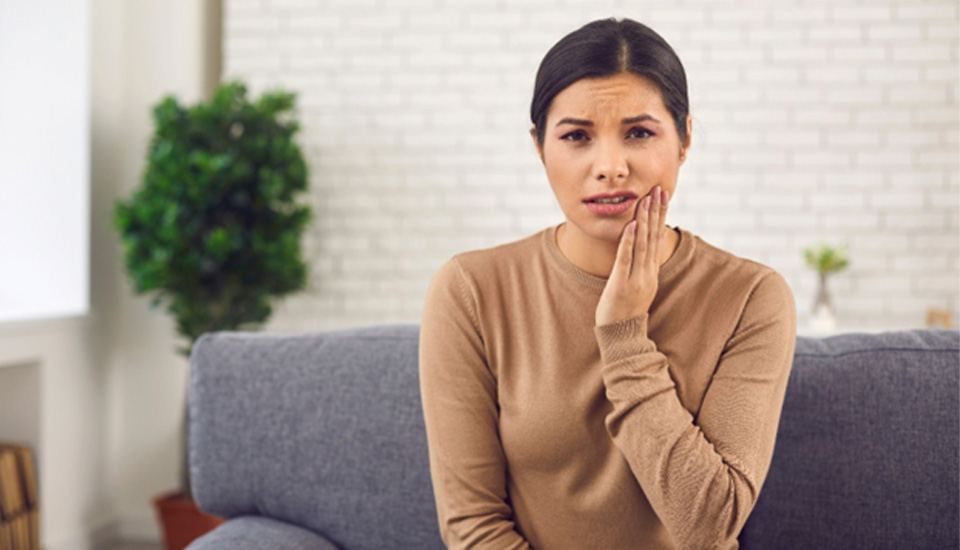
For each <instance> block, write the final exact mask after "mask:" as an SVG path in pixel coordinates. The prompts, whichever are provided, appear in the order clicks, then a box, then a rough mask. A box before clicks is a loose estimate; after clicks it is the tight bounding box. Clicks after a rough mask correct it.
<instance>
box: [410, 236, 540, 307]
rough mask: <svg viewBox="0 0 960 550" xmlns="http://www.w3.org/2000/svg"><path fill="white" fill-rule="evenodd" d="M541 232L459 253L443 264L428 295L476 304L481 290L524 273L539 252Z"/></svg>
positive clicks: (432, 281) (432, 280) (433, 278)
mask: <svg viewBox="0 0 960 550" xmlns="http://www.w3.org/2000/svg"><path fill="white" fill-rule="evenodd" d="M544 231H547V230H542V231H539V232H537V233H534V234H532V235H528V236H526V237H523V238H520V239H517V240H514V241H511V242H507V243H503V244H499V245H495V246H491V247H487V248H479V249H474V250H467V251H463V252H458V253H456V254H454V255H453V256H451V257H450V258H449V259H447V260H446V261H445V262H443V263H442V264H441V265H440V267H439V268H438V269H437V271H436V272H435V273H434V275H433V277H432V279H431V281H430V288H429V290H428V293H437V292H442V290H441V289H445V290H446V292H447V294H448V295H451V294H459V295H460V296H459V297H460V298H463V299H467V300H470V301H475V300H477V299H478V296H479V294H480V293H481V292H482V288H483V287H487V286H490V285H493V286H499V284H500V282H501V281H503V280H504V279H506V278H510V274H511V273H527V272H529V271H530V270H528V269H524V267H525V266H526V265H528V264H529V263H530V262H532V261H534V258H536V257H537V256H538V254H539V253H540V251H541V250H542V241H543V233H544Z"/></svg>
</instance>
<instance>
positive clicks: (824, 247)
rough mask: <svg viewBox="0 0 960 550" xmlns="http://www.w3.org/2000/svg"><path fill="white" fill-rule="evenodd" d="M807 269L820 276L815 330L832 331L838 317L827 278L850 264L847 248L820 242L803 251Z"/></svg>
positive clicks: (814, 314) (814, 320) (815, 309)
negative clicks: (828, 288) (831, 299)
mask: <svg viewBox="0 0 960 550" xmlns="http://www.w3.org/2000/svg"><path fill="white" fill-rule="evenodd" d="M803 257H804V260H806V263H807V267H810V268H811V269H813V270H815V271H816V272H817V274H818V275H819V283H818V286H817V295H816V297H815V298H814V300H813V310H812V312H813V321H812V323H811V325H812V326H813V328H815V329H820V330H832V329H833V328H834V327H836V324H837V323H836V317H835V315H834V311H833V304H832V303H831V302H830V293H829V292H828V291H827V276H828V275H830V274H831V273H836V272H838V271H841V270H843V269H844V268H846V267H847V265H848V264H849V259H848V257H847V248H846V246H830V245H828V244H826V243H824V242H820V243H819V244H818V245H817V246H811V247H808V248H806V249H804V251H803Z"/></svg>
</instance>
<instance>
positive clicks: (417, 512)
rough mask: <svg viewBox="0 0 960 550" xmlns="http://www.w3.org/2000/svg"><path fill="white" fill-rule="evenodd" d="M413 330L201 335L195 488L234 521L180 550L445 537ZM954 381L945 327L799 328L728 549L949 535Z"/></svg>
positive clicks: (950, 335)
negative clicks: (759, 477)
mask: <svg viewBox="0 0 960 550" xmlns="http://www.w3.org/2000/svg"><path fill="white" fill-rule="evenodd" d="M418 337H419V326H417V325H382V326H373V327H358V328H351V329H342V330H335V331H325V332H314V333H304V334H298V335H291V336H282V335H270V334H263V333H241V332H218V333H208V334H205V335H204V336H202V337H201V338H200V339H199V340H198V341H197V343H196V345H195V347H194V351H193V356H192V357H191V372H190V386H189V408H190V453H189V455H190V470H191V476H192V479H193V486H194V498H195V499H196V501H197V503H198V505H199V506H200V508H201V509H202V510H204V511H206V512H208V513H210V514H214V515H218V516H221V517H226V518H230V519H229V521H227V522H226V523H224V524H223V525H221V526H219V527H218V528H217V529H215V530H214V531H212V532H210V533H208V534H206V535H205V536H203V537H201V538H199V539H197V540H195V541H194V542H193V543H192V544H191V545H190V546H189V550H214V549H216V550H221V549H230V550H247V549H254V548H256V549H261V548H269V549H276V550H287V549H290V550H293V549H308V548H310V549H334V548H340V549H343V550H362V549H370V550H390V549H401V550H403V549H417V550H428V549H433V548H443V543H442V541H441V540H440V536H439V532H438V527H437V519H436V513H435V505H434V502H433V492H432V489H431V485H430V475H429V464H428V457H427V441H426V435H425V432H424V425H423V417H422V412H421V409H420V399H419V384H418V378H417V359H418V355H417V346H418ZM958 388H960V332H958V331H955V330H932V329H931V330H912V331H897V332H887V333H882V334H842V335H838V336H833V337H829V338H819V339H818V338H807V337H799V338H798V341H797V346H796V355H795V359H794V364H793V371H792V373H791V376H790V381H789V383H788V386H787V393H786V397H785V401H784V406H783V413H782V416H781V420H780V430H779V432H778V436H777V444H776V448H775V450H774V456H773V462H772V464H771V467H770V472H769V474H768V476H767V479H766V482H765V484H764V486H763V490H762V491H761V493H760V499H759V501H758V502H757V505H756V507H755V508H754V510H753V513H752V514H751V516H750V518H749V519H748V521H747V524H746V526H745V527H744V530H743V532H742V533H741V535H740V544H741V548H742V549H743V550H751V549H762V550H790V549H794V548H795V549H802V550H810V549H818V550H826V549H843V550H850V549H861V548H862V549H870V550H877V549H885V548H891V549H894V548H895V549H898V550H899V549H905V548H910V549H940V548H957V547H958V541H960V534H958V518H960V504H958V500H960V497H958V494H960V493H958V490H960V486H958V469H960V468H958V467H960V462H958V444H960V407H958ZM548 550H549V549H548ZM611 550H619V549H611Z"/></svg>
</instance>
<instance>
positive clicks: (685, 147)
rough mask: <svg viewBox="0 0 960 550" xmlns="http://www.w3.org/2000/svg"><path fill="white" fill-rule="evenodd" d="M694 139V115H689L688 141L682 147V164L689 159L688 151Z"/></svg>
mask: <svg viewBox="0 0 960 550" xmlns="http://www.w3.org/2000/svg"><path fill="white" fill-rule="evenodd" d="M692 141H693V117H692V116H690V115H689V114H688V115H687V141H686V142H685V143H684V144H683V145H682V147H681V148H680V164H683V161H685V160H686V159H687V152H688V151H690V144H691V142H692Z"/></svg>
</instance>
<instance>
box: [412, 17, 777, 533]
mask: <svg viewBox="0 0 960 550" xmlns="http://www.w3.org/2000/svg"><path fill="white" fill-rule="evenodd" d="M530 114H531V121H532V122H533V128H532V129H531V135H532V137H533V141H534V145H535V146H536V149H537V152H538V154H539V156H540V159H541V160H542V162H543V165H544V167H545V169H546V174H547V178H548V179H549V181H550V185H551V187H552V188H553V191H554V193H555V195H556V197H557V201H558V202H559V204H560V207H561V209H562V210H563V213H564V215H565V217H566V221H565V222H563V223H561V224H559V225H558V226H554V227H550V228H547V229H544V230H542V231H540V232H538V233H536V234H534V235H531V236H529V237H526V238H524V239H521V240H518V241H515V242H511V243H507V244H503V245H500V246H495V247H492V248H488V249H484V250H474V251H468V252H463V253H460V254H457V255H455V256H454V257H453V258H451V259H450V260H448V261H447V262H446V263H445V264H444V265H443V266H441V268H440V269H439V270H438V271H437V273H436V274H435V276H434V277H433V279H432V281H431V282H430V285H429V288H428V291H427V295H426V301H425V304H424V311H423V319H422V323H421V336H420V377H421V378H420V384H421V393H422V400H423V411H424V418H425V421H426V429H427V437H428V442H429V454H430V469H431V478H432V482H433V489H434V494H435V497H436V503H437V513H438V519H439V524H440V532H441V535H442V538H443V540H444V542H445V543H446V544H447V545H448V546H449V547H450V548H490V549H497V550H506V549H522V548H537V549H547V550H557V549H566V548H570V549H578V550H583V549H588V548H599V549H612V550H622V549H632V548H637V549H641V548H642V549H660V548H664V549H666V548H687V549H696V550H702V549H706V548H722V549H729V548H738V547H739V545H738V542H737V536H738V534H739V533H740V530H741V529H742V527H743V525H744V523H745V522H746V520H747V516H748V515H749V513H750V511H751V510H752V509H753V505H754V503H755V502H756V500H757V496H758V494H759V491H760V488H761V486H762V484H763V481H764V478H765V476H766V473H767V470H768V468H769V465H770V460H771V457H772V455H773V448H774V441H775V439H776V433H777V426H778V423H779V419H780V410H781V406H782V404H783V398H784V393H785V391H786V384H787V379H788V377H789V373H790V368H791V366H792V360H793V351H794V343H795V334H796V313H795V311H796V309H795V304H794V299H793V294H792V292H791V290H790V287H789V286H788V285H787V283H786V281H785V280H784V278H783V277H782V276H781V275H780V274H779V273H778V272H776V271H775V270H773V269H772V268H770V267H767V266H765V265H762V264H760V263H757V262H755V261H751V260H748V259H744V258H739V257H737V256H734V255H733V254H731V253H729V252H726V251H723V250H721V249H719V248H716V247H714V246H712V245H710V244H709V243H707V242H705V241H703V240H702V239H700V238H699V237H698V236H696V235H694V234H693V233H691V232H690V231H688V230H685V229H683V228H679V227H672V228H670V227H667V226H666V224H665V220H666V213H667V209H668V204H669V199H670V197H672V196H673V195H674V192H675V190H676V187H677V174H678V172H679V169H680V165H681V164H682V163H683V162H684V159H685V157H686V154H687V151H688V150H689V148H690V132H691V118H690V116H689V114H688V101H687V89H686V77H685V75H684V71H683V66H682V65H681V63H680V60H679V59H677V56H676V54H675V53H674V52H673V50H672V49H671V48H670V46H669V45H668V44H667V43H666V42H665V41H664V40H663V38H661V37H660V36H659V35H658V34H657V33H655V32H654V31H652V30H651V29H649V28H648V27H646V26H644V25H642V24H640V23H637V22H636V21H632V20H629V19H624V20H620V21H617V20H615V19H608V20H600V21H595V22H593V23H589V24H587V25H585V26H584V27H582V28H580V29H578V30H576V31H574V32H572V33H570V34H569V35H567V36H566V37H564V38H563V39H562V40H560V42H558V43H557V44H556V45H555V46H554V47H553V48H551V50H550V51H549V52H548V53H547V54H546V56H545V57H544V59H543V61H542V63H541V65H540V69H539V71H538V73H537V78H536V84H535V88H534V97H533V102H532V105H531V111H530Z"/></svg>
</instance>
